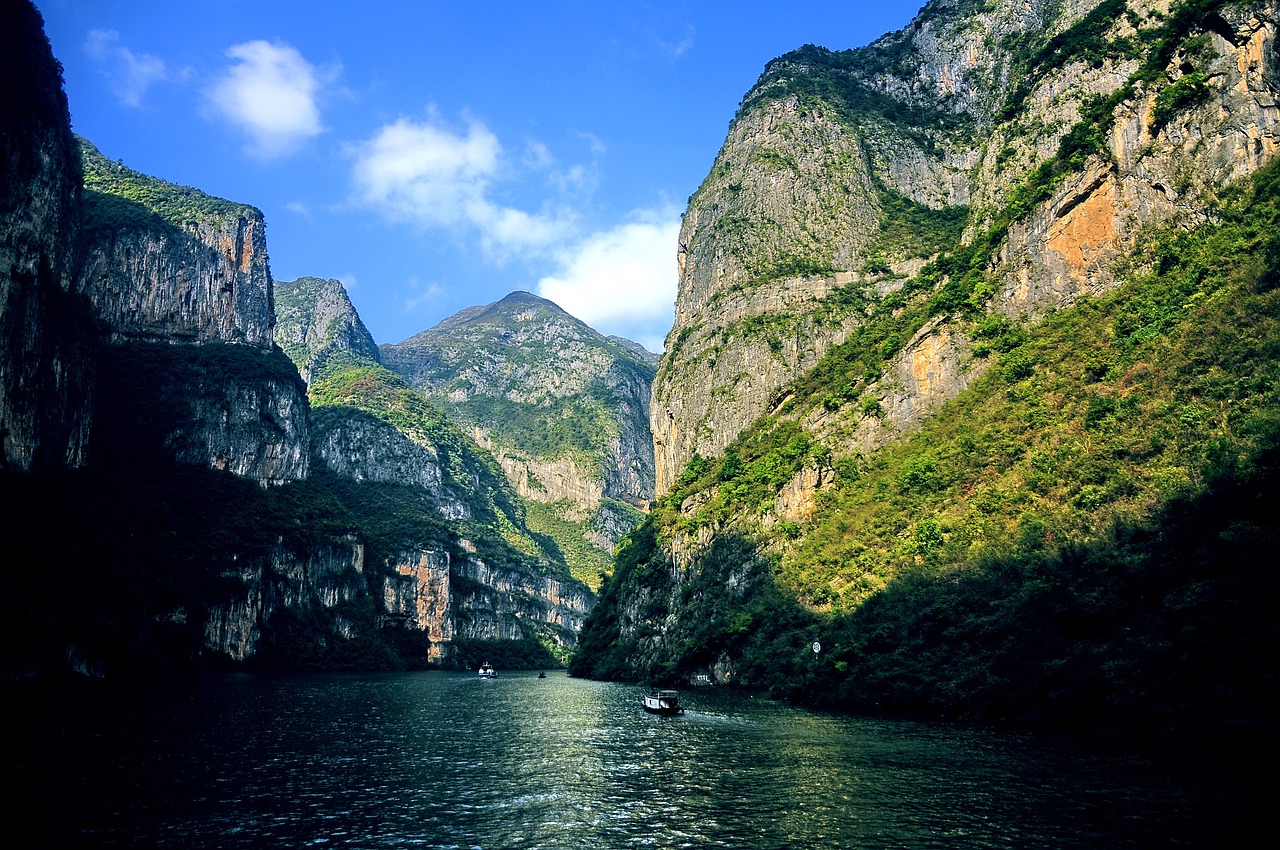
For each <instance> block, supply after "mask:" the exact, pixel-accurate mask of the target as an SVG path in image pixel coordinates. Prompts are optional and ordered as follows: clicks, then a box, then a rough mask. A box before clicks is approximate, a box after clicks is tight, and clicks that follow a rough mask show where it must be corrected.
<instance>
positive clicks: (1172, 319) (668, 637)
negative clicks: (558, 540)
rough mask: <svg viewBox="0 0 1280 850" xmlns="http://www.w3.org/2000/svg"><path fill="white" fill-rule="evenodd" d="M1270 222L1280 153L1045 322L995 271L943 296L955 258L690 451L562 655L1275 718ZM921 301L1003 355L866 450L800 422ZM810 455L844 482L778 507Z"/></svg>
mask: <svg viewBox="0 0 1280 850" xmlns="http://www.w3.org/2000/svg"><path fill="white" fill-rule="evenodd" d="M1278 224H1280V166H1274V165H1273V166H1271V167H1269V168H1267V169H1265V170H1263V171H1262V172H1260V173H1258V174H1257V175H1255V177H1254V178H1253V179H1252V180H1251V181H1249V182H1248V183H1247V184H1246V185H1243V186H1240V187H1237V188H1236V189H1234V190H1232V191H1230V192H1226V193H1224V195H1223V202H1222V205H1221V207H1220V208H1219V209H1218V210H1216V211H1215V213H1214V216H1213V220H1212V223H1209V224H1204V225H1201V226H1200V227H1198V228H1196V229H1194V230H1189V231H1188V230H1183V229H1180V228H1177V227H1171V228H1167V229H1165V230H1163V231H1160V232H1154V233H1151V234H1149V236H1148V237H1147V238H1146V239H1145V240H1144V242H1145V243H1146V244H1147V245H1150V246H1151V252H1150V254H1149V255H1146V257H1145V258H1144V257H1137V258H1135V260H1134V265H1133V266H1132V267H1131V268H1128V269H1122V270H1121V276H1122V278H1123V280H1124V282H1123V284H1122V285H1121V286H1119V287H1118V288H1117V289H1115V290H1113V291H1112V292H1110V293H1109V294H1107V295H1105V296H1102V297H1098V298H1093V299H1087V300H1084V301H1081V302H1078V303H1077V304H1076V305H1075V306H1073V307H1071V308H1069V309H1063V310H1061V311H1059V312H1058V313H1056V314H1053V315H1052V316H1050V317H1049V318H1048V319H1047V320H1045V321H1043V322H1042V323H1041V324H1040V325H1038V326H1036V327H1034V328H1029V327H1024V326H1022V325H1019V324H1017V323H1014V322H1012V321H1010V320H1008V319H1006V318H1003V317H1000V316H993V315H985V314H983V313H982V312H981V311H980V310H978V309H977V305H975V303H974V299H973V292H974V291H980V288H979V287H978V286H977V285H975V287H974V290H973V291H971V292H969V293H968V294H967V295H966V296H965V297H963V298H960V299H958V300H955V301H952V302H951V304H950V305H948V308H949V309H947V310H945V311H942V312H939V307H940V306H942V302H941V301H940V298H945V297H946V292H947V285H948V282H949V281H953V280H955V277H956V275H957V274H958V273H961V272H964V273H968V272H969V271H971V270H972V269H974V268H977V269H979V271H978V272H977V273H976V274H975V276H974V280H975V282H976V284H981V283H982V282H983V281H984V280H985V276H984V275H985V271H984V266H985V259H986V256H987V255H986V254H985V247H983V246H980V247H979V248H978V249H974V250H972V252H971V253H967V252H966V251H965V250H964V249H961V250H958V251H956V252H954V253H953V254H951V255H948V256H944V257H941V258H939V261H938V262H936V263H935V264H933V265H932V266H931V267H930V268H927V269H926V272H925V273H924V274H922V275H921V276H920V277H921V279H923V282H922V280H921V279H917V280H916V281H913V282H911V283H909V284H908V286H906V287H904V289H903V290H901V291H900V292H899V293H895V295H894V296H891V297H890V298H889V299H886V300H885V302H882V303H880V304H877V305H875V306H874V309H873V314H872V315H871V316H870V317H869V318H868V321H867V322H866V324H865V325H864V326H863V327H862V328H860V329H859V330H858V331H857V332H855V333H854V334H853V335H851V337H850V338H849V340H848V341H847V342H846V343H845V344H843V345H842V346H839V347H837V348H836V349H834V350H833V351H832V352H831V353H829V355H828V356H827V357H826V358H824V360H823V361H822V363H820V365H819V367H818V368H817V369H815V370H814V371H813V372H812V373H811V374H809V375H807V376H805V377H804V378H802V379H800V380H799V381H797V382H796V383H795V384H793V385H792V387H791V388H789V390H788V395H790V396H791V401H790V402H788V404H787V405H784V406H783V409H782V410H780V411H779V412H778V413H776V414H774V415H772V416H769V417H765V418H763V419H762V420H761V421H759V422H757V423H756V424H755V425H753V426H752V427H751V428H749V429H748V430H747V431H746V432H744V434H743V435H742V436H741V437H740V438H739V440H737V441H736V442H735V443H734V444H733V445H732V446H730V447H729V449H728V450H727V451H726V453H725V455H724V457H723V458H721V459H717V460H714V461H711V460H707V459H704V458H700V457H696V456H695V457H694V458H693V460H692V461H691V462H690V464H689V465H688V468H687V469H686V471H685V473H684V475H683V476H682V478H681V479H680V480H679V481H678V482H677V484H676V486H675V488H674V491H673V493H672V495H671V496H670V497H669V498H667V499H664V500H663V501H662V502H660V503H659V504H658V505H657V506H656V507H655V511H654V514H653V516H652V519H651V521H650V522H649V523H647V524H646V525H645V526H643V527H642V528H641V529H639V530H637V531H636V532H635V533H634V534H633V535H632V538H631V540H630V541H629V542H628V543H627V544H626V545H625V546H624V547H623V549H622V550H620V552H619V556H618V560H617V566H616V569H615V573H614V576H613V577H612V578H610V579H609V580H608V581H607V582H606V583H605V584H604V586H603V587H602V588H601V593H600V599H601V602H600V605H599V606H598V608H597V610H596V611H595V612H593V614H592V617H591V619H590V620H589V621H588V625H587V628H586V629H585V630H584V633H583V635H582V637H581V641H580V654H579V656H578V657H577V658H576V659H575V661H574V663H573V665H572V667H571V670H572V671H573V672H575V674H579V675H596V676H604V677H621V678H629V677H635V676H641V677H650V678H654V679H665V678H681V677H683V676H687V675H689V674H690V673H692V672H695V671H697V670H700V669H705V667H706V665H707V664H708V663H710V662H712V661H716V660H725V659H727V660H728V661H729V662H730V663H732V664H733V665H734V667H735V669H736V670H737V678H736V681H737V682H738V683H739V684H741V685H744V686H752V687H763V688H767V689H769V690H770V691H772V692H773V693H775V694H778V695H782V696H788V697H791V698H795V699H801V700H807V701H811V702H814V703H817V704H823V705H831V706H843V707H856V708H860V709H877V708H878V709H884V710H895V711H911V712H920V713H927V714H942V713H945V714H948V715H950V716H964V717H974V718H977V717H982V718H1008V719H1015V720H1022V721H1026V722H1038V723H1054V724H1063V725H1079V724H1086V725H1093V726H1098V727H1103V728H1116V729H1119V728H1124V729H1130V730H1131V729H1133V728H1136V727H1146V728H1148V729H1150V730H1152V731H1154V732H1164V731H1168V730H1170V729H1173V728H1175V727H1176V728H1177V729H1180V730H1183V731H1185V730H1188V729H1192V728H1197V729H1198V730H1199V731H1201V732H1203V733H1206V734H1210V735H1212V736H1215V737H1214V738H1213V740H1214V741H1220V740H1222V737H1218V736H1226V737H1228V738H1230V739H1232V740H1234V741H1236V742H1240V741H1244V740H1249V739H1251V738H1250V736H1260V738H1259V739H1262V738H1265V739H1266V740H1273V739H1274V736H1273V733H1271V732H1270V730H1267V729H1265V728H1264V727H1265V718H1267V717H1269V716H1271V715H1272V714H1273V713H1274V710H1275V708H1276V704H1275V702H1274V697H1272V696H1270V694H1271V692H1272V690H1273V685H1274V680H1275V678H1276V670H1275V665H1274V663H1273V661H1272V660H1270V659H1269V657H1268V655H1267V652H1268V650H1266V649H1265V647H1268V646H1273V645H1274V642H1275V638H1276V637H1277V635H1276V633H1275V630H1276V626H1275V625H1274V623H1273V622H1272V621H1271V618H1269V617H1267V616H1266V615H1265V613H1263V612H1264V611H1266V610H1267V609H1268V607H1269V606H1270V605H1271V604H1273V603H1274V600H1275V598H1276V595H1275V592H1276V589H1277V588H1276V580H1277V577H1276V573H1275V571H1274V569H1273V567H1272V564H1271V561H1272V560H1273V559H1271V558H1270V557H1269V556H1268V555H1267V554H1266V553H1268V552H1269V551H1271V549H1272V548H1274V547H1275V545H1276V542H1277V539H1278V536H1280V527H1278V526H1277V523H1276V517H1277V516H1280V512H1278V511H1277V510H1276V508H1277V506H1278V504H1277V501H1276V498H1277V495H1278V494H1277V491H1276V472H1277V467H1276V462H1277V458H1278V457H1280V391H1278V390H1277V387H1280V289H1278V288H1277V285H1276V284H1277V281H1280V266H1278V265H1277V262H1278V261H1280V244H1278V242H1280V238H1278V237H1277V236H1276V234H1277V233H1280V228H1278V227H1277V225H1278ZM1146 259H1149V260H1151V261H1152V264H1151V266H1150V267H1145V266H1143V265H1141V264H1142V263H1143V262H1144V261H1145V260H1146ZM943 269H945V270H946V274H941V273H940V272H941V270H943ZM931 279H932V280H936V281H938V283H937V284H930V283H929V281H930V280H931ZM935 287H936V288H935ZM961 294H962V295H963V294H964V293H963V291H962V293H961ZM956 304H959V305H960V308H959V309H958V310H955V309H954V305H956ZM930 315H936V316H940V317H949V320H950V321H953V322H959V323H963V324H964V325H965V326H966V327H967V328H968V330H969V333H970V335H971V336H972V337H973V338H974V339H975V341H976V344H975V347H974V354H975V356H979V357H986V358H991V359H992V361H993V365H992V367H991V368H990V369H988V370H987V372H986V374H985V375H984V376H983V377H982V378H981V379H980V380H978V381H977V382H976V383H975V384H974V385H973V386H972V387H971V388H970V389H969V390H968V391H967V392H965V393H964V394H962V395H961V396H960V397H958V398H957V399H956V400H955V401H953V402H952V403H951V404H949V405H948V406H947V407H946V408H944V409H943V410H942V411H941V412H940V413H939V414H937V415H936V416H935V417H933V418H932V420H931V421H930V422H929V423H928V424H927V425H926V426H924V427H923V428H922V429H920V430H919V431H918V432H916V433H915V434H914V435H913V436H911V437H909V438H907V439H905V440H901V441H899V442H896V443H893V444H890V445H889V446H887V447H886V448H884V449H882V450H881V451H879V452H876V453H874V454H871V455H869V456H867V457H865V458H858V457H851V458H830V459H828V458H825V457H824V452H825V450H824V449H823V448H822V447H821V446H820V445H816V444H814V443H813V442H812V441H811V440H810V441H809V442H808V443H807V444H806V443H804V442H803V441H800V440H798V439H797V438H798V437H802V436H803V432H802V431H799V430H797V427H796V423H798V422H799V421H801V420H803V419H804V417H805V415H806V413H807V412H808V411H810V410H812V409H814V408H815V407H822V408H825V409H828V410H832V409H841V408H843V407H844V406H845V405H853V406H858V407H859V408H860V409H861V411H862V413H863V414H871V413H872V410H871V409H870V408H871V406H870V405H867V404H866V403H865V402H863V401H862V399H863V398H864V393H865V388H866V387H867V386H868V384H869V383H870V382H872V381H874V380H876V379H877V378H878V376H879V375H880V374H881V373H882V371H883V364H884V358H886V357H888V356H891V355H892V353H893V352H896V351H897V350H899V349H900V347H901V345H902V343H903V342H904V341H905V340H906V339H907V338H908V336H909V335H910V334H911V333H913V332H914V330H915V329H916V328H918V327H919V326H920V325H921V324H922V323H923V322H924V321H926V320H927V318H928V317H929V316H930ZM788 447H790V448H791V449H792V451H791V452H789V453H788V451H787V449H788ZM766 458H768V459H769V461H768V462H767V463H766V461H765V459H766ZM810 463H816V464H818V465H823V464H830V466H831V468H832V469H833V470H834V472H835V475H836V484H835V486H834V487H833V488H830V489H828V490H827V491H826V492H824V494H823V495H822V496H821V499H820V501H819V505H818V510H817V513H816V514H815V515H814V517H813V518H812V519H811V520H810V521H808V522H806V523H802V524H799V525H795V524H789V523H777V524H775V525H773V526H772V530H770V531H766V530H765V529H766V527H767V526H766V525H765V524H763V523H761V522H760V521H759V518H760V517H761V514H762V512H764V511H767V509H768V506H769V504H770V502H771V500H772V496H773V494H774V493H776V483H775V482H777V481H780V480H784V479H785V478H786V477H787V474H788V472H791V471H794V470H796V469H798V468H800V467H801V466H803V465H805V464H810ZM766 470H767V472H766ZM755 481H759V482H761V487H760V488H759V489H758V490H756V489H752V484H753V482H755ZM766 482H767V483H766ZM682 505H687V507H685V508H683V509H682ZM701 525H707V526H709V527H710V528H712V529H713V531H714V532H715V534H714V537H713V541H714V542H713V543H712V544H711V545H710V547H709V548H707V549H705V550H704V551H703V553H702V554H701V555H700V556H699V558H698V559H697V561H696V562H695V563H694V564H692V565H690V566H688V567H686V568H684V569H682V570H680V571H679V573H678V575H679V576H680V578H679V580H677V579H676V578H675V576H676V575H677V573H675V572H674V571H673V568H672V567H671V565H670V564H669V563H667V562H666V560H665V557H664V555H663V551H664V549H663V547H662V546H660V545H659V541H665V540H669V539H670V538H672V537H673V536H676V535H683V536H687V537H688V538H692V537H693V536H694V535H693V531H694V529H695V528H697V527H699V526H701ZM731 577H732V579H731ZM622 599H626V600H627V602H628V604H627V606H625V608H624V607H623V606H621V604H620V603H621V600H622ZM1268 600H1269V601H1268ZM637 606H638V610H639V616H640V618H641V619H640V620H638V621H637V622H635V623H631V622H625V621H624V620H623V619H622V610H636V608H637ZM1237 614H1238V617H1237ZM670 616H674V617H675V618H676V622H678V624H679V625H678V627H676V628H666V627H664V628H661V629H660V628H659V624H662V623H664V622H665V621H667V619H668V617H670ZM1228 623H1229V624H1230V625H1227V624H1228ZM815 639H819V640H821V642H822V645H823V646H824V651H823V652H822V654H821V655H819V656H815V655H814V654H813V653H812V651H811V650H809V649H807V647H808V646H809V644H810V643H811V642H812V641H813V640H815ZM1227 658H1230V659H1232V661H1231V662H1230V663H1216V662H1215V660H1214V659H1218V660H1219V661H1221V660H1222V659H1227ZM1236 659H1239V660H1240V663H1238V664H1237V663H1236Z"/></svg>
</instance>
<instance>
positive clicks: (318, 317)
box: [275, 277, 380, 384]
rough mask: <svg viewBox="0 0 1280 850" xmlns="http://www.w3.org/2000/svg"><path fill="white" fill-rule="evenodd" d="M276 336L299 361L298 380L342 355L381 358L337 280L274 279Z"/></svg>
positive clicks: (306, 377)
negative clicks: (299, 375)
mask: <svg viewBox="0 0 1280 850" xmlns="http://www.w3.org/2000/svg"><path fill="white" fill-rule="evenodd" d="M275 301H276V327H275V341H276V345H279V346H280V347H281V348H282V349H284V353H285V354H287V355H289V359H290V360H292V361H293V362H294V363H296V364H298V372H299V373H300V374H301V375H302V380H304V381H306V382H307V383H308V384H310V383H311V380H312V376H313V375H314V374H316V373H320V372H323V371H324V369H325V366H326V364H327V363H328V362H329V361H330V360H335V361H342V360H343V359H344V358H343V356H344V355H348V356H349V358H351V359H355V360H357V361H358V360H368V361H371V362H374V363H378V362H380V360H379V357H378V346H377V344H376V343H375V342H374V341H373V336H372V335H371V334H370V333H369V329H368V328H366V327H365V325H364V322H362V321H361V320H360V316H359V315H358V314H357V313H356V310H355V307H354V306H352V304H351V299H350V298H348V297H347V290H346V287H344V286H343V285H342V282H341V281H337V280H323V279H321V278H318V277H300V278H298V279H297V280H294V281H275Z"/></svg>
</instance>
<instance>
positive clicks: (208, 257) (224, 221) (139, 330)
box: [78, 142, 275, 348]
mask: <svg viewBox="0 0 1280 850" xmlns="http://www.w3.org/2000/svg"><path fill="white" fill-rule="evenodd" d="M82 147H83V156H84V166H85V187H86V204H87V213H86V222H85V229H86V233H87V239H86V258H85V264H84V268H83V270H82V271H81V274H80V278H79V281H78V289H79V291H81V292H83V293H85V295H87V296H88V298H89V300H90V302H91V303H92V304H93V308H94V312H95V313H96V314H97V316H98V317H99V318H101V319H102V320H103V321H105V322H106V323H107V324H108V325H109V326H110V328H111V335H112V338H113V340H115V341H124V340H142V341H153V340H158V341H176V342H191V343H205V342H228V343H243V344H247V345H254V346H258V347H261V348H270V347H271V345H272V336H271V330H272V325H273V324H274V322H275V313H274V306H273V304H272V295H271V273H270V270H269V269H268V268H267V241H266V231H265V228H264V225H263V220H262V213H261V212H259V211H258V210H256V209H254V208H253V207H249V206H245V205H242V204H233V203H231V202H229V201H223V200H221V199H218V198H213V197H210V196H208V195H205V194H204V193H202V192H198V191H196V190H194V189H189V188H187V187H184V186H175V185H173V184H170V183H165V182H164V181H162V180H157V179H156V178H153V177H148V176H146V175H143V174H139V173H138V172H136V171H132V170H131V169H128V168H125V167H124V166H123V165H119V164H117V163H113V162H111V161H110V160H108V159H107V158H106V157H104V156H103V155H102V154H101V153H99V152H98V150H97V149H96V148H94V147H93V146H92V145H90V144H89V143H87V142H83V143H82Z"/></svg>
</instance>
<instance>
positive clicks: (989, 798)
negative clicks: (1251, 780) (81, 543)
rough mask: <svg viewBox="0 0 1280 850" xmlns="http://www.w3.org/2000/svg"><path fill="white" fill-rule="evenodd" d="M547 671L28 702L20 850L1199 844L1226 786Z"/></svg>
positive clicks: (982, 737)
mask: <svg viewBox="0 0 1280 850" xmlns="http://www.w3.org/2000/svg"><path fill="white" fill-rule="evenodd" d="M640 693H641V692H640V689H639V688H638V687H636V686H632V685H620V684H615V683H603V682H592V681H585V680H579V679H572V678H569V677H567V676H565V675H564V674H563V673H560V672H553V673H551V674H549V675H548V677H547V678H545V679H539V678H537V677H536V675H535V674H533V673H509V674H508V673H504V674H502V675H501V676H500V677H499V678H497V679H495V680H492V681H482V680H479V679H478V678H477V677H476V676H475V675H474V674H464V673H445V672H429V673H403V674H369V675H360V674H347V675H296V676H261V675H250V674H227V675H214V676H206V677H201V678H198V679H191V680H185V681H174V682H159V683H156V682H152V683H148V684H139V683H129V684H117V685H102V686H93V687H81V688H75V689H71V690H66V691H60V692H58V693H57V694H56V695H54V694H50V693H49V692H47V691H38V692H37V691H34V690H27V689H18V691H17V693H16V694H10V697H9V702H10V705H11V707H14V708H16V709H17V712H16V717H14V718H13V719H12V720H10V721H9V723H8V726H9V728H8V730H7V732H6V739H7V740H8V742H9V743H8V744H7V745H6V749H8V750H9V751H10V755H9V756H8V757H7V758H6V760H5V768H6V774H5V776H6V780H7V781H6V787H8V788H10V789H13V790H11V791H10V792H8V797H7V806H6V808H8V809H9V810H10V817H9V823H10V827H11V829H10V830H8V834H9V835H10V836H11V837H14V836H16V837H18V839H19V841H18V843H17V844H11V846H19V847H24V848H30V847H173V848H205V847H207V848H227V847H249V846H253V847H282V848H293V847H322V848H338V847H359V848H383V847H413V848H485V850H507V848H571V849H572V850H587V848H629V847H655V848H669V847H670V848H675V847H698V848H700V847H724V848H784V847H785V848H827V847H830V848H898V847H900V848H939V849H940V850H941V848H948V850H950V848H1064V847H1081V848H1108V850H1117V848H1146V847H1201V846H1204V847H1213V846H1227V845H1223V844H1221V843H1220V841H1221V840H1222V839H1223V838H1224V836H1225V834H1226V833H1225V832H1224V828H1225V827H1228V826H1229V825H1230V824H1231V823H1232V822H1233V821H1234V820H1235V818H1234V816H1233V814H1232V812H1233V808H1232V807H1233V806H1235V805H1238V802H1239V801H1238V798H1237V797H1236V796H1234V795H1233V794H1232V793H1231V792H1230V790H1229V789H1228V788H1227V787H1225V786H1224V784H1223V783H1222V782H1220V781H1218V780H1219V779H1220V777H1213V776H1206V775H1204V774H1203V773H1201V772H1192V771H1190V770H1186V769H1182V768H1175V767H1171V766H1170V764H1166V763H1161V762H1157V761H1153V760H1152V759H1150V758H1148V757H1142V756H1138V755H1133V754H1118V753H1115V752H1100V751H1098V750H1096V749H1091V748H1087V747H1084V746H1081V745H1072V744H1070V743H1064V742H1061V741H1055V740H1050V739H1045V738H1041V737H1037V736H1033V735H1029V734H1019V733H1008V732H1002V731H993V730H991V729H987V728H974V727H966V726H960V725H953V724H944V723H920V722H905V721H891V720H879V719H866V718H858V717H846V716H841V715H831V714H822V713H814V712H809V711H805V710H802V709H797V708H794V707H791V706H788V705H784V704H780V703H777V702H774V701H771V700H768V699H765V698H763V697H756V696H750V695H744V694H739V693H734V692H725V691H716V690H690V691H686V692H684V694H683V696H684V701H685V704H686V706H687V710H686V713H685V714H684V715H682V716H680V717H675V718H664V717H657V716H651V715H648V714H645V713H644V712H643V711H642V710H641V708H640V703H639V696H640Z"/></svg>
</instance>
